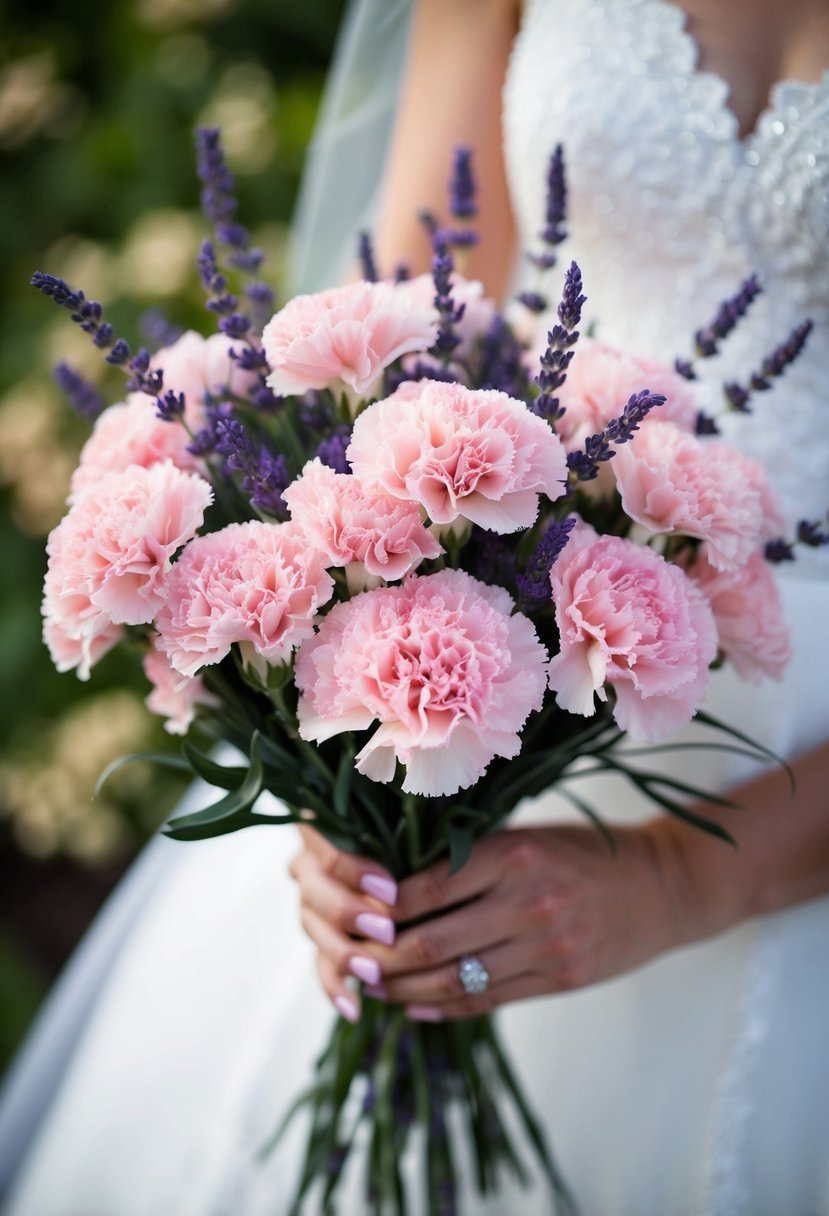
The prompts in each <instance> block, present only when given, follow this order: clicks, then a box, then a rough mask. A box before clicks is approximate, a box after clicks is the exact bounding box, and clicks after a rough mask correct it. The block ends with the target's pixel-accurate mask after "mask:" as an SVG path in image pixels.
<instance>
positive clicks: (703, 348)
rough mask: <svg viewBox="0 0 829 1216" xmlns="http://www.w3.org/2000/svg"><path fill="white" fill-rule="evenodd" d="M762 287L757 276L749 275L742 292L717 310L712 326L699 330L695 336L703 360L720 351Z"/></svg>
mask: <svg viewBox="0 0 829 1216" xmlns="http://www.w3.org/2000/svg"><path fill="white" fill-rule="evenodd" d="M762 290H763V289H762V287H761V286H760V284H759V283H758V281H757V276H756V275H753V274H752V275H749V277H748V278H747V279H746V281H745V282H744V283H743V284H742V285H741V287H740V290H739V291H738V292H737V294H736V295H735V296H732V297H731V299H729V300H724V301H723V302H722V304H721V305H720V306H719V308H718V309H717V313H716V316H715V317H714V319H713V321H711V323H710V325H706V326H705V327H704V328H703V329H698V330H697V332H696V334H695V335H694V340H695V344H696V349H697V354H698V355H699V357H700V358H701V359H709V358H710V357H711V356H712V355H715V354H716V353H717V351H718V350H719V347H718V345H717V343H718V342H721V341H722V340H723V338H727V337H728V335H729V334H730V333H731V331H732V329H733V328H734V326H735V325H736V324H737V322H738V321H739V320H741V319H742V318H743V317H744V316H745V315H746V313H747V312H748V310H749V308H750V307H751V305H752V304H753V302H754V301H755V300H756V299H757V297H758V296H759V294H760V292H761V291H762Z"/></svg>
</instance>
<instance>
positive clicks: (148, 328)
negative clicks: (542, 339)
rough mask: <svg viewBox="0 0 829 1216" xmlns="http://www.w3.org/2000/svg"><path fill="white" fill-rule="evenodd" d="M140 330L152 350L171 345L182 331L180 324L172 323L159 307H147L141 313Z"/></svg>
mask: <svg viewBox="0 0 829 1216" xmlns="http://www.w3.org/2000/svg"><path fill="white" fill-rule="evenodd" d="M141 330H142V332H143V334H144V337H145V338H146V339H147V342H148V344H149V345H150V346H151V347H152V348H153V350H160V349H161V348H162V347H163V346H172V345H173V343H174V342H177V341H178V339H179V338H180V337H181V335H182V334H183V333H184V330H183V329H182V328H181V326H180V325H174V324H173V323H172V321H170V320H169V319H168V318H167V317H166V316H165V314H164V313H163V312H162V310H161V309H160V308H148V309H147V311H146V312H145V313H143V314H142V317H141Z"/></svg>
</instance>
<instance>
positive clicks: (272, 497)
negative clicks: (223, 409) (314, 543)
mask: <svg viewBox="0 0 829 1216" xmlns="http://www.w3.org/2000/svg"><path fill="white" fill-rule="evenodd" d="M215 430H216V448H215V450H216V451H217V452H218V453H219V454H220V455H222V456H224V457H225V460H226V466H227V469H228V471H229V472H231V473H241V474H242V489H243V490H244V491H245V493H247V494H249V495H250V500H251V502H252V504H253V506H254V507H256V508H257V509H258V510H260V511H262V512H263V513H264V514H266V515H273V516H280V515H284V514H285V510H286V508H285V500H284V499H283V497H282V491H283V490H284V489H285V487H286V486H287V485H288V482H289V481H290V474H289V472H288V466H287V465H286V463H285V457H284V456H283V455H282V454H281V453H280V454H279V455H274V454H273V453H272V452H270V451H269V450H268V449H267V448H266V447H264V446H260V447H258V448H257V447H256V445H254V443H253V441H252V440H251V438H250V436H249V435H248V433H247V431H246V430H245V427H244V424H243V423H242V422H240V421H239V420H238V419H237V418H220V419H219V420H218V421H217V423H216V428H215Z"/></svg>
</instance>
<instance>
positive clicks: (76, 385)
mask: <svg viewBox="0 0 829 1216" xmlns="http://www.w3.org/2000/svg"><path fill="white" fill-rule="evenodd" d="M54 376H55V381H56V382H57V385H58V388H60V389H61V390H62V391H63V393H64V394H65V396H66V399H67V401H68V402H69V404H70V405H71V406H72V409H73V410H74V411H75V413H76V414H80V416H81V417H82V418H86V419H87V421H89V422H94V421H95V419H96V418H97V417H98V415H99V414H101V413H103V411H104V409H105V408H106V402H105V401H104V399H103V397H102V396H101V394H100V393H99V392H98V390H97V389H96V388H94V387H93V385H91V384H90V383H89V381H88V380H86V379H84V377H83V376H82V375H81V374H80V372H77V371H75V369H74V368H73V367H70V366H69V364H68V363H63V362H60V363H56V364H55V368H54Z"/></svg>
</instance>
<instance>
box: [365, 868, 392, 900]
mask: <svg viewBox="0 0 829 1216" xmlns="http://www.w3.org/2000/svg"><path fill="white" fill-rule="evenodd" d="M360 890H361V891H365V893H366V895H372V896H373V897H374V898H375V899H379V900H380V902H381V903H384V904H390V905H392V906H394V904H396V903H397V883H396V882H395V881H394V880H393V879H391V878H384V877H383V875H382V874H364V875H363V877H362V878H361V879H360Z"/></svg>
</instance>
